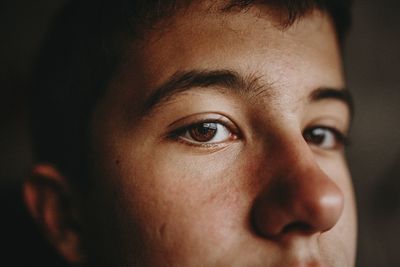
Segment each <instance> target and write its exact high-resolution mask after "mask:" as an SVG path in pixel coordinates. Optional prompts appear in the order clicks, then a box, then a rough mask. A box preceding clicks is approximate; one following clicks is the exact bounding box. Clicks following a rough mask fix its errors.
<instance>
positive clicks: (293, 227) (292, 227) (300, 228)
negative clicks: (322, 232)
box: [281, 221, 312, 234]
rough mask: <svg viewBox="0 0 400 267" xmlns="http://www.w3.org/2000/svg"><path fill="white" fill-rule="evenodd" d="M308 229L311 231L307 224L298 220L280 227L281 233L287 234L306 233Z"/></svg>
mask: <svg viewBox="0 0 400 267" xmlns="http://www.w3.org/2000/svg"><path fill="white" fill-rule="evenodd" d="M310 231H312V227H311V226H310V225H309V224H307V223H304V222H300V221H298V222H292V223H290V224H288V225H286V226H285V227H284V228H283V229H282V231H281V234H287V233H290V232H297V233H304V234H307V233H309V232H310Z"/></svg>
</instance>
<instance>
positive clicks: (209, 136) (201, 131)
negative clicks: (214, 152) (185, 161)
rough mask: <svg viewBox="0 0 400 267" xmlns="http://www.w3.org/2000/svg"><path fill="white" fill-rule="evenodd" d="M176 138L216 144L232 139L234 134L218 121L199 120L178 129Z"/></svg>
mask: <svg viewBox="0 0 400 267" xmlns="http://www.w3.org/2000/svg"><path fill="white" fill-rule="evenodd" d="M177 136H178V138H180V139H181V140H183V141H186V142H188V143H191V144H217V143H222V142H225V141H228V140H229V139H232V138H233V137H234V136H235V135H233V134H232V132H231V131H230V130H229V129H228V127H226V126H225V125H223V124H222V123H219V122H201V123H196V124H192V125H189V126H187V127H185V128H183V129H181V130H180V131H179V133H178V134H177Z"/></svg>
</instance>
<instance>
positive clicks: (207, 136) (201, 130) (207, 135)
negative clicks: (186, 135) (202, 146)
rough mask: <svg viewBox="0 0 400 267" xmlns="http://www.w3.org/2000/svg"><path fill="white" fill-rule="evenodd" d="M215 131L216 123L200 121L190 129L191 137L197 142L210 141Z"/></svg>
mask: <svg viewBox="0 0 400 267" xmlns="http://www.w3.org/2000/svg"><path fill="white" fill-rule="evenodd" d="M216 133H217V124H216V123H209V122H205V123H200V124H198V125H196V126H194V127H193V128H192V129H191V130H190V135H191V137H192V138H193V139H194V140H196V141H198V142H206V141H210V140H211V139H212V138H213V137H214V136H215V134H216Z"/></svg>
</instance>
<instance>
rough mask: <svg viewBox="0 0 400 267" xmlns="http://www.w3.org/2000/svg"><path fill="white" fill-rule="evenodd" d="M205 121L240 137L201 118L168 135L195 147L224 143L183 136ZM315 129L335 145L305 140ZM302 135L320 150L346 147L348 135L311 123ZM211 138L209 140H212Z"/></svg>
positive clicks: (235, 134) (236, 135)
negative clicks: (327, 145) (328, 134)
mask: <svg viewBox="0 0 400 267" xmlns="http://www.w3.org/2000/svg"><path fill="white" fill-rule="evenodd" d="M207 123H210V124H218V125H221V126H223V127H225V128H226V129H227V130H228V131H229V132H230V135H231V136H230V138H227V140H228V139H230V140H231V141H232V140H236V139H239V138H240V133H239V131H238V129H235V128H234V127H233V126H232V125H228V123H227V122H225V121H222V120H218V119H208V120H207V119H206V120H204V119H203V120H198V121H195V122H191V123H189V124H186V125H184V126H182V127H179V128H178V129H176V130H174V131H173V132H171V133H170V134H169V136H168V137H169V138H170V139H172V140H174V141H178V142H181V143H184V144H186V145H191V146H195V147H204V148H210V147H216V146H220V145H221V144H223V143H226V141H227V140H224V141H221V142H215V143H207V142H209V141H205V142H200V141H195V140H189V139H188V138H185V137H183V136H184V135H186V134H187V133H189V131H190V130H191V129H193V128H194V127H196V126H200V125H201V124H203V125H204V124H207ZM315 130H320V131H323V132H324V133H325V134H326V131H328V132H329V133H331V134H332V135H333V138H334V142H335V145H334V146H332V147H329V148H323V147H321V145H320V144H313V142H314V141H315V140H314V141H313V140H307V138H308V137H307V134H312V132H313V131H315ZM302 135H303V138H304V139H305V140H306V142H307V143H310V145H313V146H315V147H317V148H320V149H322V150H339V149H342V148H343V147H347V146H348V145H349V137H348V135H347V134H345V133H343V132H342V131H340V130H338V129H336V128H334V127H328V126H324V125H313V126H310V127H307V128H305V129H304V130H303V133H302ZM214 137H215V136H213V137H212V138H214ZM314 137H316V136H314ZM325 137H326V136H325ZM325 137H323V138H325ZM212 138H211V140H212ZM322 142H323V141H322Z"/></svg>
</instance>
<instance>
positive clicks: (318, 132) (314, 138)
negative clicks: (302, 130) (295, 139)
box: [305, 129, 325, 144]
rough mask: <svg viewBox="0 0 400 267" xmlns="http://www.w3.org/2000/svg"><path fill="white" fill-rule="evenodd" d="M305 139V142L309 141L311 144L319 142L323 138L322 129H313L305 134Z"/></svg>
mask: <svg viewBox="0 0 400 267" xmlns="http://www.w3.org/2000/svg"><path fill="white" fill-rule="evenodd" d="M305 139H306V141H307V142H311V143H313V144H321V143H322V142H323V141H324V139H325V135H324V130H323V129H313V130H311V131H310V132H309V133H308V134H306V136H305Z"/></svg>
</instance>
